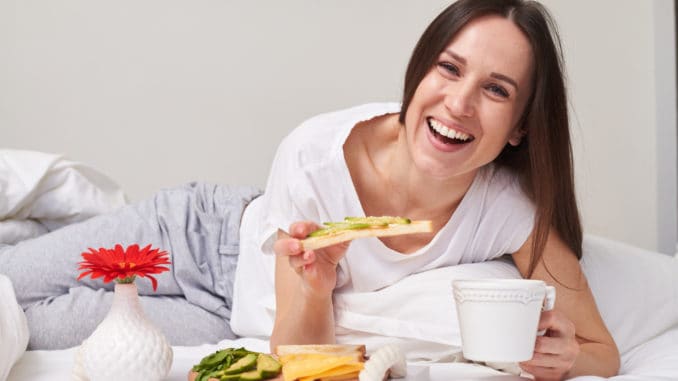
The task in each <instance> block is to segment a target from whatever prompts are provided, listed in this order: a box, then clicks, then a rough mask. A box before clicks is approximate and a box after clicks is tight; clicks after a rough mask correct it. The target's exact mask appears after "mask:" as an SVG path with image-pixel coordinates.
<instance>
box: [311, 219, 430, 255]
mask: <svg viewBox="0 0 678 381" xmlns="http://www.w3.org/2000/svg"><path fill="white" fill-rule="evenodd" d="M432 231H433V224H432V223H431V221H428V220H422V221H412V222H411V223H409V224H390V225H388V226H384V227H379V226H375V227H369V228H365V229H353V230H341V231H338V232H334V233H330V234H327V235H323V236H318V237H309V238H305V239H302V240H301V241H300V242H301V244H302V245H303V248H304V250H314V249H320V248H323V247H326V246H331V245H335V244H337V243H341V242H346V241H352V240H354V239H357V238H364V237H389V236H396V235H403V234H414V233H430V232H432Z"/></svg>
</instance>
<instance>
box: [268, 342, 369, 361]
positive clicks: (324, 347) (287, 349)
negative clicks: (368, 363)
mask: <svg viewBox="0 0 678 381" xmlns="http://www.w3.org/2000/svg"><path fill="white" fill-rule="evenodd" d="M275 354H276V355H278V357H282V356H286V355H294V354H324V355H329V356H354V357H355V359H356V361H359V362H364V361H365V346H364V345H353V344H310V345H303V344H301V345H278V346H277V347H276V348H275Z"/></svg>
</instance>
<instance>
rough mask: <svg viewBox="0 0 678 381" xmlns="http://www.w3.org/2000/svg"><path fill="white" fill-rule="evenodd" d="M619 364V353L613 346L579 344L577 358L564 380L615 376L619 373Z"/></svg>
mask: <svg viewBox="0 0 678 381" xmlns="http://www.w3.org/2000/svg"><path fill="white" fill-rule="evenodd" d="M619 363H620V360H619V352H618V351H617V348H616V347H615V346H614V345H613V346H610V345H608V344H601V343H584V344H581V346H580V352H579V356H577V360H576V361H575V363H574V366H573V367H572V369H571V370H570V372H568V374H567V377H566V378H568V379H569V378H573V377H577V376H584V375H595V376H600V377H612V376H616V375H617V373H618V372H619Z"/></svg>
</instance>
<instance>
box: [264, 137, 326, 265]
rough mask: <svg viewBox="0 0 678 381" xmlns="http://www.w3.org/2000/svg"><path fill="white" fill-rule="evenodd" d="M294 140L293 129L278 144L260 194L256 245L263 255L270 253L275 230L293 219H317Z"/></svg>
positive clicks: (287, 226)
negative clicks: (259, 226)
mask: <svg viewBox="0 0 678 381" xmlns="http://www.w3.org/2000/svg"><path fill="white" fill-rule="evenodd" d="M298 140H299V139H298V138H297V135H296V134H295V133H294V132H293V133H292V134H290V135H289V136H287V137H286V138H285V139H284V140H283V141H282V142H281V143H280V145H279V147H278V150H277V152H276V154H275V157H274V159H273V164H272V166H271V172H270V174H269V178H268V181H267V183H266V189H265V191H264V195H263V196H262V197H263V198H262V205H261V212H260V217H261V219H262V224H261V228H260V232H259V233H260V234H259V238H260V239H259V242H258V244H259V247H260V248H261V249H262V251H263V252H264V253H266V254H272V253H273V243H274V242H275V239H276V236H277V232H278V229H280V230H283V231H285V232H286V231H287V230H288V229H289V227H290V225H291V224H292V223H293V222H296V221H304V220H314V221H315V220H317V219H318V217H317V212H313V211H314V210H315V209H316V208H315V207H314V205H315V203H314V201H313V197H312V195H311V193H310V191H309V188H310V187H309V184H308V178H307V176H306V174H305V169H304V167H303V162H302V152H301V150H300V147H303V144H300V142H299V141H298Z"/></svg>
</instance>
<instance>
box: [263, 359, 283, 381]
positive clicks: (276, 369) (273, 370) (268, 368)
mask: <svg viewBox="0 0 678 381" xmlns="http://www.w3.org/2000/svg"><path fill="white" fill-rule="evenodd" d="M281 369H282V365H281V364H280V363H279V362H278V361H276V359H274V358H273V357H271V356H269V355H266V354H263V353H262V354H260V355H259V357H258V358H257V370H258V371H259V372H260V373H261V378H262V379H268V378H273V377H275V376H277V375H279V374H280V370H281Z"/></svg>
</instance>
